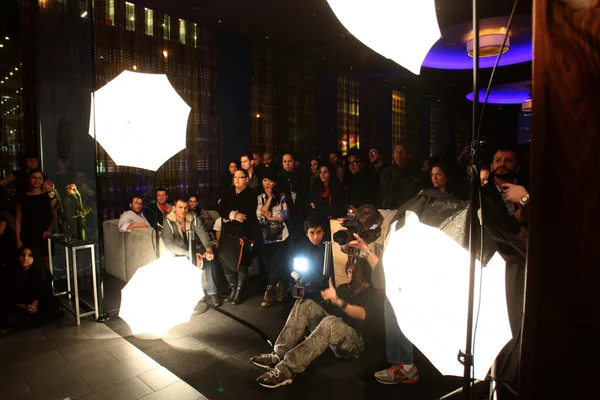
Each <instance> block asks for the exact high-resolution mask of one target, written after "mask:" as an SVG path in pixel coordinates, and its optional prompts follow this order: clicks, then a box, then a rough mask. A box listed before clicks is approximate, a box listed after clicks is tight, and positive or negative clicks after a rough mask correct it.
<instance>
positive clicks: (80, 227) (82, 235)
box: [76, 217, 87, 241]
mask: <svg viewBox="0 0 600 400" xmlns="http://www.w3.org/2000/svg"><path fill="white" fill-rule="evenodd" d="M76 219H77V239H79V240H83V241H85V240H87V235H86V230H87V221H86V219H85V217H78V218H76Z"/></svg>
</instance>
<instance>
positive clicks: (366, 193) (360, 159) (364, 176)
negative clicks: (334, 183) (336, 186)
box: [346, 152, 379, 209]
mask: <svg viewBox="0 0 600 400" xmlns="http://www.w3.org/2000/svg"><path fill="white" fill-rule="evenodd" d="M365 161H366V158H365V157H364V155H362V154H360V153H359V152H355V153H350V154H349V155H348V169H349V170H350V174H352V178H353V179H352V181H351V182H350V184H348V186H347V187H346V200H347V202H348V206H349V207H351V208H353V209H357V208H358V207H360V206H362V205H364V204H374V203H375V202H376V201H377V193H378V184H379V180H378V179H377V176H376V175H374V174H373V172H371V170H370V169H369V168H365V166H366V162H365Z"/></svg>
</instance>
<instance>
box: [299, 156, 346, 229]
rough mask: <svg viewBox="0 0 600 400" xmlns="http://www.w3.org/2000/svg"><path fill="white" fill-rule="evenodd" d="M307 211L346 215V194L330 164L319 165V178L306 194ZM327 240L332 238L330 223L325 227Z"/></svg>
mask: <svg viewBox="0 0 600 400" xmlns="http://www.w3.org/2000/svg"><path fill="white" fill-rule="evenodd" d="M305 203H306V211H307V213H308V215H309V216H311V215H315V216H318V217H320V218H326V219H332V218H333V219H335V218H341V217H344V216H346V194H345V193H344V189H342V184H341V183H340V181H339V180H338V178H337V177H336V176H335V170H334V167H333V166H331V165H330V164H323V165H320V166H319V180H318V181H317V182H315V183H314V185H312V186H311V188H310V189H309V190H308V195H307V196H306V202H305ZM323 228H324V230H325V233H326V236H325V237H326V240H331V237H330V230H329V225H327V226H326V227H325V226H324V227H323Z"/></svg>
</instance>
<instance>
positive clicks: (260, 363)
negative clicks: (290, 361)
mask: <svg viewBox="0 0 600 400" xmlns="http://www.w3.org/2000/svg"><path fill="white" fill-rule="evenodd" d="M250 361H251V362H252V364H254V365H256V366H257V367H260V368H264V369H271V368H275V366H276V365H277V363H278V362H279V361H281V360H280V359H279V356H278V355H277V354H275V353H267V354H261V355H260V356H254V357H252V358H251V359H250Z"/></svg>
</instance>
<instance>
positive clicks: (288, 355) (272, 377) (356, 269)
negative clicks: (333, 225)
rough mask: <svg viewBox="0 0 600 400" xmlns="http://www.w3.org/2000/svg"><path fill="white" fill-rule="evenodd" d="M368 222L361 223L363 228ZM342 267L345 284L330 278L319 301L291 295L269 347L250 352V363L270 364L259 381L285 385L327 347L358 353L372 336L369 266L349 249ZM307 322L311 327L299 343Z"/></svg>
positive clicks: (376, 305) (376, 300)
mask: <svg viewBox="0 0 600 400" xmlns="http://www.w3.org/2000/svg"><path fill="white" fill-rule="evenodd" d="M359 210H360V209H359ZM370 210H373V211H374V212H377V210H374V209H373V208H370ZM357 216H358V211H357ZM369 228H370V227H363V229H364V230H365V231H366V230H368V229H369ZM346 272H347V274H348V278H350V283H349V284H347V285H340V286H339V287H338V288H337V289H336V288H334V286H333V283H332V281H331V279H330V280H329V287H328V288H326V289H325V290H322V291H321V297H322V298H323V300H324V301H326V302H328V303H327V304H325V305H324V306H321V305H320V304H318V303H317V302H316V301H314V300H311V299H298V300H296V303H295V304H294V307H293V308H292V311H291V312H290V314H289V316H288V319H287V321H286V323H285V326H284V327H283V329H282V330H281V333H280V334H279V337H278V338H277V341H276V342H275V346H274V349H273V350H274V351H273V352H272V353H268V354H262V355H260V356H256V357H252V358H251V360H250V361H251V362H252V363H253V364H254V365H256V366H258V367H261V368H264V369H268V370H269V371H268V372H266V373H265V374H263V375H261V376H260V377H259V378H258V379H257V382H258V384H259V385H261V386H263V387H266V388H269V389H274V388H277V387H279V386H283V385H289V384H290V383H292V381H293V379H294V376H295V374H297V373H300V372H303V371H304V370H305V369H306V368H307V367H308V366H309V364H310V363H311V362H312V361H313V360H315V359H316V358H317V357H318V356H320V355H321V354H322V353H323V352H324V351H325V350H326V349H327V347H330V348H331V350H332V351H333V352H334V354H335V355H336V357H340V358H358V357H359V355H360V354H361V353H362V352H363V351H364V346H365V342H366V343H367V345H369V344H370V343H371V342H372V341H371V338H372V337H373V336H374V335H375V334H376V332H374V329H376V327H378V326H379V323H378V322H377V321H379V319H380V318H381V310H382V303H383V299H382V298H380V296H379V294H378V293H377V292H376V291H375V289H373V288H372V287H371V284H370V282H371V267H370V266H369V265H368V263H366V262H364V259H359V258H358V257H356V254H354V253H352V254H351V255H350V256H349V257H348V263H347V264H346ZM307 326H308V328H309V329H310V331H311V333H310V335H309V336H308V337H307V338H306V340H304V341H303V342H301V343H299V344H298V342H299V341H300V339H301V338H302V336H303V334H304V331H305V329H306V327H307Z"/></svg>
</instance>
